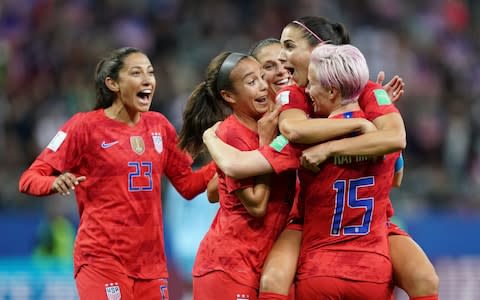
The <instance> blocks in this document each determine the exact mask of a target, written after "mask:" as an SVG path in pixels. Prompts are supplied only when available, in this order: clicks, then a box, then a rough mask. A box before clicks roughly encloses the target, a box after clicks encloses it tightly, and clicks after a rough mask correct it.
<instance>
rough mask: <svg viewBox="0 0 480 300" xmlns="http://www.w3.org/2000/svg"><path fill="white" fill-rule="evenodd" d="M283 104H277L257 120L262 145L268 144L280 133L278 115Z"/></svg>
mask: <svg viewBox="0 0 480 300" xmlns="http://www.w3.org/2000/svg"><path fill="white" fill-rule="evenodd" d="M281 109H282V106H281V105H279V104H277V105H275V106H274V107H273V108H272V110H270V111H268V112H266V113H265V114H264V115H263V116H262V117H261V118H260V120H258V121H257V131H258V136H259V138H260V146H262V145H268V144H270V142H271V141H273V139H274V138H275V137H276V136H277V134H278V116H279V115H280V111H281Z"/></svg>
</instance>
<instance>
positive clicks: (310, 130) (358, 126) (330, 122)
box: [279, 109, 371, 144]
mask: <svg viewBox="0 0 480 300" xmlns="http://www.w3.org/2000/svg"><path fill="white" fill-rule="evenodd" d="M370 127H371V123H370V122H369V121H367V120H365V119H361V118H352V119H327V118H312V119H309V118H307V115H306V114H305V112H304V111H302V110H300V109H288V110H285V111H284V112H282V113H281V115H280V122H279V128H280V132H281V133H282V134H283V135H284V136H285V137H286V138H287V139H288V140H289V141H291V142H293V143H299V144H315V143H321V142H324V141H327V140H331V139H333V138H336V137H339V136H342V135H345V134H348V133H351V132H366V131H368V130H369V128H370Z"/></svg>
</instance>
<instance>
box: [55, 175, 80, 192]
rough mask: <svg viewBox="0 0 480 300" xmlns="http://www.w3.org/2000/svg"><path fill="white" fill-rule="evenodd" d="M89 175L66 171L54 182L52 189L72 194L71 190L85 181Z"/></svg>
mask: <svg viewBox="0 0 480 300" xmlns="http://www.w3.org/2000/svg"><path fill="white" fill-rule="evenodd" d="M86 179H87V177H85V176H79V177H76V176H75V175H74V174H72V173H69V172H65V173H63V174H61V175H59V176H58V177H57V178H56V179H55V181H54V182H53V184H52V191H54V192H57V193H59V194H61V195H62V196H67V195H70V190H75V186H76V185H79V184H80V182H82V181H85V180H86Z"/></svg>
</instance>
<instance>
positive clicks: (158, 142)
mask: <svg viewBox="0 0 480 300" xmlns="http://www.w3.org/2000/svg"><path fill="white" fill-rule="evenodd" d="M152 140H153V146H154V147H155V151H157V152H158V153H162V151H163V140H162V136H161V135H160V133H159V132H154V133H152Z"/></svg>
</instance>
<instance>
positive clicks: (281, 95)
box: [275, 85, 313, 114]
mask: <svg viewBox="0 0 480 300" xmlns="http://www.w3.org/2000/svg"><path fill="white" fill-rule="evenodd" d="M275 101H276V102H277V103H281V104H282V111H285V110H287V109H292V108H296V109H300V110H303V111H304V112H306V113H307V114H310V113H311V112H312V111H313V110H312V104H311V102H310V100H309V98H308V97H307V95H306V93H305V89H304V88H301V87H299V86H297V85H289V86H286V87H284V88H282V89H281V90H280V91H279V92H278V94H277V97H276V99H275Z"/></svg>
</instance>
